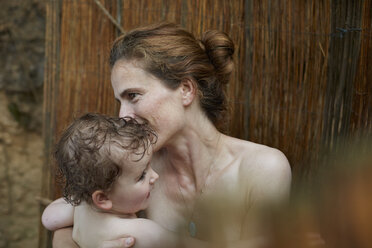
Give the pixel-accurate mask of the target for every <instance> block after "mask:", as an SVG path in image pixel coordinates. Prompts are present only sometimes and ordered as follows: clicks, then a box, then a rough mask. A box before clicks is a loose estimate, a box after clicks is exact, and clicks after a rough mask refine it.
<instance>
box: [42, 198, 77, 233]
mask: <svg viewBox="0 0 372 248" xmlns="http://www.w3.org/2000/svg"><path fill="white" fill-rule="evenodd" d="M41 222H42V223H43V225H44V227H45V228H46V229H48V230H50V231H55V230H57V229H60V228H64V227H69V226H72V225H73V222H74V207H73V206H72V205H71V204H69V203H67V202H66V201H65V200H64V199H62V198H59V199H57V200H55V201H53V202H52V203H51V204H49V205H48V207H46V209H45V210H44V212H43V215H42V217H41Z"/></svg>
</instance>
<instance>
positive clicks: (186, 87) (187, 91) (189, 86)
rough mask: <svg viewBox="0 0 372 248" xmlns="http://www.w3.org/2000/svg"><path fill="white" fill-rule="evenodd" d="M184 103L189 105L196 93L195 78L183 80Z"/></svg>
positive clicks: (182, 93) (182, 94)
mask: <svg viewBox="0 0 372 248" xmlns="http://www.w3.org/2000/svg"><path fill="white" fill-rule="evenodd" d="M180 87H181V88H180V89H181V96H182V103H183V105H184V106H188V105H190V104H191V103H192V101H193V100H194V98H195V95H196V87H197V86H196V83H195V82H194V80H192V79H189V78H186V79H183V80H182V81H181V85H180Z"/></svg>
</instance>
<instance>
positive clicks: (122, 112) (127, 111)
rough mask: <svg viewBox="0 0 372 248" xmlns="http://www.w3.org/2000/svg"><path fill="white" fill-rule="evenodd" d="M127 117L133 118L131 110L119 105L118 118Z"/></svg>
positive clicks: (127, 106) (126, 106)
mask: <svg viewBox="0 0 372 248" xmlns="http://www.w3.org/2000/svg"><path fill="white" fill-rule="evenodd" d="M127 116H129V117H132V118H134V113H133V109H132V107H130V106H129V105H125V104H121V105H120V111H119V117H127Z"/></svg>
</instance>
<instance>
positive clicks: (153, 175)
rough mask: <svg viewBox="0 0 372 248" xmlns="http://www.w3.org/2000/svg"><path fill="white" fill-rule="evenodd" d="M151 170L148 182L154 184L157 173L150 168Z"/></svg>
mask: <svg viewBox="0 0 372 248" xmlns="http://www.w3.org/2000/svg"><path fill="white" fill-rule="evenodd" d="M151 172H152V175H151V178H150V184H154V183H155V182H156V180H158V178H159V175H158V173H156V172H155V171H154V170H153V169H151Z"/></svg>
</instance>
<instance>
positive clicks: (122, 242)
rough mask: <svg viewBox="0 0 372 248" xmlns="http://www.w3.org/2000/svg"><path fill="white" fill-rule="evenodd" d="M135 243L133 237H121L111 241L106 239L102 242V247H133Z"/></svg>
mask: <svg viewBox="0 0 372 248" xmlns="http://www.w3.org/2000/svg"><path fill="white" fill-rule="evenodd" d="M134 244H135V240H134V238H133V237H127V238H120V239H116V240H111V241H105V242H103V244H102V248H124V247H132V246H133V245H134Z"/></svg>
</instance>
